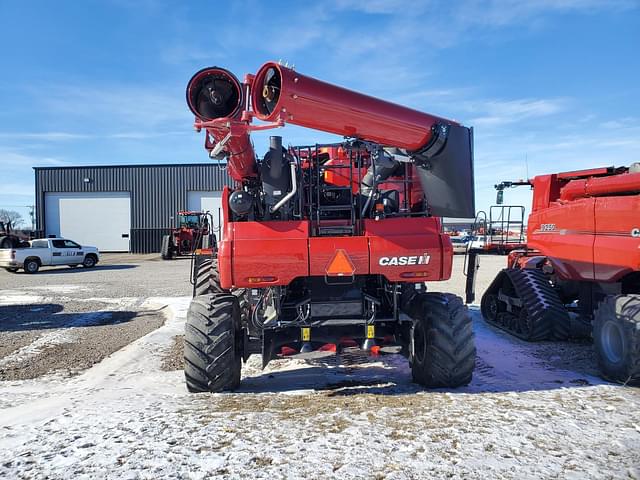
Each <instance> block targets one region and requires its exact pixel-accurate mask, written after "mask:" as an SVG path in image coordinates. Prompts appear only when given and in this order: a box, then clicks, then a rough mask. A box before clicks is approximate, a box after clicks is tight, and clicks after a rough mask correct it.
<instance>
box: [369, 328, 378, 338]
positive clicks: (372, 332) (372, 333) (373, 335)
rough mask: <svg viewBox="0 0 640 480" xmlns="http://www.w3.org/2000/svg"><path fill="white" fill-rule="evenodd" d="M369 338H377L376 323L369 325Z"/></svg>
mask: <svg viewBox="0 0 640 480" xmlns="http://www.w3.org/2000/svg"><path fill="white" fill-rule="evenodd" d="M367 338H376V327H375V325H367Z"/></svg>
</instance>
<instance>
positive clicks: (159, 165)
mask: <svg viewBox="0 0 640 480" xmlns="http://www.w3.org/2000/svg"><path fill="white" fill-rule="evenodd" d="M198 166H208V167H219V166H220V165H218V164H215V163H206V162H202V163H142V164H137V165H65V166H53V167H31V168H33V169H34V170H36V171H38V170H74V169H76V170H77V169H81V168H99V169H106V168H141V167H165V168H174V167H198Z"/></svg>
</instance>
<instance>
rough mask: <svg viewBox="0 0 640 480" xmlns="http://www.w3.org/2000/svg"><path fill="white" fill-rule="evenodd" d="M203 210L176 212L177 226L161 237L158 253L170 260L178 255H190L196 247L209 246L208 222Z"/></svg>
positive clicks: (206, 214) (207, 216) (207, 215)
mask: <svg viewBox="0 0 640 480" xmlns="http://www.w3.org/2000/svg"><path fill="white" fill-rule="evenodd" d="M210 216H211V215H209V214H208V213H205V212H178V227H177V228H174V229H173V230H172V231H171V234H169V235H165V236H164V237H162V247H161V249H160V255H161V256H162V259H163V260H170V259H172V258H173V257H176V256H179V255H192V254H193V252H194V251H195V250H196V249H199V248H209V244H210V242H211V240H210V238H211V236H210V233H211V232H210V231H209V230H210V228H209V225H210V222H209V217H210Z"/></svg>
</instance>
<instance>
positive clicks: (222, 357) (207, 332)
mask: <svg viewBox="0 0 640 480" xmlns="http://www.w3.org/2000/svg"><path fill="white" fill-rule="evenodd" d="M241 345H242V330H241V329H240V308H239V305H238V300H237V298H236V297H235V296H234V295H232V294H218V295H202V296H198V297H195V298H194V299H193V300H192V301H191V306H190V307H189V312H188V314H187V323H186V329H185V336H184V360H185V362H184V374H185V377H186V380H187V389H188V390H189V391H190V392H193V393H197V392H222V391H223V390H234V389H236V388H238V386H239V385H240V370H241V368H242V351H241Z"/></svg>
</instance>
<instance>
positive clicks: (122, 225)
mask: <svg viewBox="0 0 640 480" xmlns="http://www.w3.org/2000/svg"><path fill="white" fill-rule="evenodd" d="M44 212H45V227H46V232H45V233H46V234H47V235H56V236H60V237H64V238H69V239H71V240H75V241H76V242H78V243H80V244H81V245H91V246H95V247H98V248H99V249H100V250H101V251H104V252H128V251H129V233H130V229H131V199H130V196H129V193H128V192H86V193H75V192H74V193H58V192H51V193H45V199H44Z"/></svg>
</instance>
